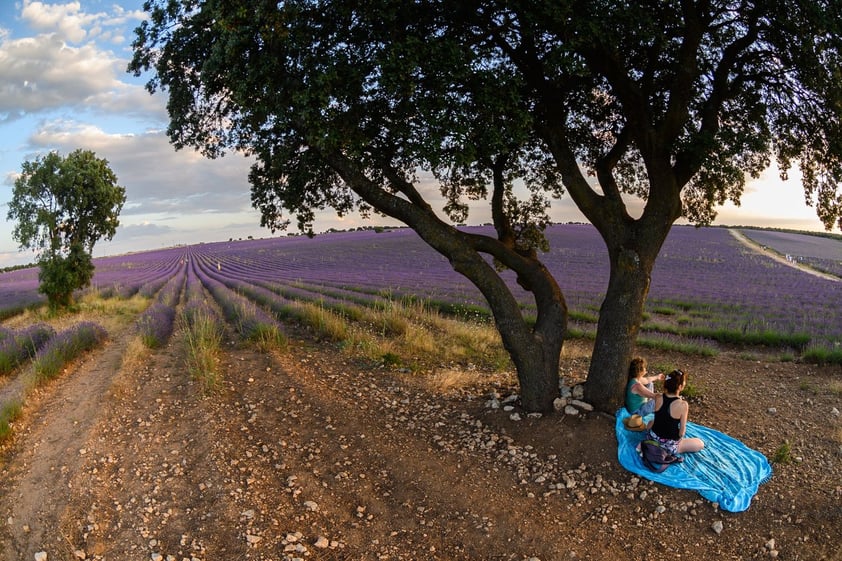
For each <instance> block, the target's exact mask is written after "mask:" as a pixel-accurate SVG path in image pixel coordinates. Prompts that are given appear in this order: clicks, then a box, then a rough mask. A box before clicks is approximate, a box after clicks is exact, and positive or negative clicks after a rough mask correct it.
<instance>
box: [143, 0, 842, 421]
mask: <svg viewBox="0 0 842 561" xmlns="http://www.w3.org/2000/svg"><path fill="white" fill-rule="evenodd" d="M145 8H146V9H147V11H149V12H150V14H151V18H150V19H149V20H148V21H146V22H144V23H143V24H142V25H141V26H140V27H139V28H138V30H137V39H136V42H135V44H134V48H135V56H134V59H133V60H132V62H131V64H130V67H129V68H130V70H132V71H134V72H135V73H137V74H140V73H142V72H143V71H146V70H149V69H151V70H152V71H153V77H152V79H151V80H150V82H149V84H148V87H149V89H150V91H155V90H157V89H159V88H162V89H166V90H167V91H168V93H169V102H168V110H169V114H170V126H169V129H168V133H169V135H170V138H171V140H172V142H173V143H174V145H175V146H176V147H186V146H191V147H195V148H198V149H200V150H202V151H203V152H204V153H205V154H207V155H208V156H211V157H215V156H219V155H221V154H223V153H224V152H225V151H226V150H240V151H243V152H246V153H248V154H252V155H254V156H255V157H256V163H255V165H254V166H253V168H252V171H251V174H250V181H251V184H252V201H253V204H254V205H255V206H256V207H257V208H258V209H259V210H260V211H261V213H262V223H263V224H264V225H266V226H269V227H271V228H279V227H284V226H285V225H286V223H287V220H288V219H287V218H286V217H287V216H289V215H292V216H295V217H297V220H298V224H299V227H301V228H303V229H307V228H309V227H310V226H311V224H312V221H313V219H314V216H315V212H316V211H318V210H321V209H325V208H328V207H332V208H333V209H335V210H336V211H337V212H338V213H340V214H343V213H346V212H349V211H351V210H352V209H355V208H358V209H360V210H362V211H363V212H368V211H370V210H372V209H373V210H374V211H376V212H379V213H383V214H385V215H388V216H391V217H393V218H396V219H398V220H401V221H402V222H404V223H406V224H408V225H409V226H411V227H412V228H414V229H415V230H416V231H417V232H418V233H419V235H420V236H421V237H422V238H423V239H425V240H426V241H427V242H428V243H430V245H432V246H433V247H434V248H436V249H437V250H438V251H440V252H441V253H442V254H443V255H445V256H446V257H447V258H448V259H449V260H450V262H451V263H452V264H453V267H454V268H455V269H456V270H457V271H459V272H461V273H463V274H465V275H466V276H467V277H468V278H470V279H471V280H472V281H473V282H474V283H475V284H476V285H477V286H478V287H479V288H480V290H481V291H482V292H483V294H484V295H485V296H486V298H488V300H489V303H490V305H491V308H492V311H493V312H494V315H495V320H496V321H497V325H498V328H500V331H501V334H502V335H503V340H504V344H505V345H506V347H507V349H509V351H510V352H511V353H512V354H513V357H514V358H515V363H516V365H517V367H518V371H519V375H521V385H522V386H524V385H525V383H526V385H530V384H532V383H533V382H536V380H532V381H531V382H530V381H528V380H527V378H528V376H526V375H525V371H527V370H530V369H539V370H543V371H544V374H543V375H541V376H538V381H537V383H535V387H534V388H532V389H531V390H530V389H529V388H525V390H524V394H529V396H527V395H525V396H524V398H525V401H528V402H529V405H527V408H530V407H532V408H546V407H547V399H537V398H536V397H535V395H533V394H537V393H540V392H552V391H553V380H552V379H551V378H552V376H553V374H551V373H550V372H551V371H552V369H553V368H554V367H557V355H558V351H559V350H560V347H561V343H560V341H559V340H558V336H557V335H555V331H558V330H562V331H564V330H565V329H566V304H565V303H564V298H563V295H562V294H561V292H560V290H558V286H557V285H556V283H555V281H554V279H552V277H551V276H550V275H549V274H548V273H547V272H546V270H545V268H543V266H542V265H541V263H540V260H539V259H538V254H537V249H539V248H541V247H542V236H541V235H540V234H541V231H542V228H543V226H545V225H546V223H547V220H548V218H547V212H546V210H547V208H548V206H549V205H550V204H551V201H552V198H553V197H560V196H562V195H563V194H565V193H566V194H569V196H570V197H571V198H572V199H573V201H574V202H575V203H576V205H577V206H578V207H579V208H580V209H581V210H582V212H583V213H584V214H585V216H586V217H587V218H588V220H589V221H590V222H591V223H593V224H594V226H596V228H597V229H598V230H599V231H600V234H601V235H602V237H603V239H604V240H605V243H606V247H607V248H608V253H609V258H610V260H611V278H610V279H609V286H608V290H607V293H606V300H605V302H604V304H603V307H602V309H601V312H600V319H599V326H598V332H597V338H596V342H595V349H594V357H593V358H594V360H592V363H591V364H592V365H591V370H590V373H589V378H588V386H587V387H588V394H589V398H590V399H591V400H592V401H594V402H595V403H596V404H597V406H598V407H600V408H602V409H604V410H612V409H613V408H614V407H616V405H617V404H618V401H619V400H620V399H621V395H622V385H623V378H624V375H625V366H626V364H627V362H628V359H629V358H630V354H631V352H632V351H633V348H634V341H635V338H636V335H637V332H638V330H639V327H640V323H641V317H642V311H643V306H644V303H645V300H646V295H647V293H648V287H649V279H650V274H651V270H652V266H653V264H654V261H655V258H656V257H657V254H658V252H659V250H660V248H661V245H662V244H663V241H664V239H665V238H666V235H667V233H668V231H669V228H670V226H671V225H672V224H673V222H674V221H675V220H677V219H678V218H680V217H682V216H684V217H686V218H688V219H690V220H691V221H694V222H696V223H698V224H706V223H708V222H710V221H711V220H713V219H714V218H715V210H716V206H717V205H719V204H722V203H724V202H725V201H726V200H729V199H730V200H732V201H734V202H738V201H739V199H740V196H741V194H742V191H743V189H744V187H745V182H746V177H747V176H757V175H758V174H759V173H760V172H761V171H763V170H764V169H766V168H767V167H768V166H769V165H770V163H771V162H772V159H773V158H774V159H776V160H777V161H778V163H779V166H780V169H782V170H784V173H785V172H786V170H789V169H790V168H791V167H792V165H793V164H795V163H796V162H797V163H798V165H800V168H801V170H802V175H803V183H804V190H805V198H806V200H807V201H809V202H811V203H812V204H814V205H815V206H816V209H817V212H818V215H819V217H820V218H821V220H822V221H823V223H824V224H825V226H826V227H828V228H830V227H831V226H832V225H834V224H840V225H842V195H840V193H839V184H840V181H842V118H840V117H842V71H840V69H841V68H842V62H840V56H841V53H842V34H841V33H840V31H841V30H842V13H840V6H839V4H838V3H836V2H822V1H806V0H783V1H781V2H774V3H771V2H751V1H743V2H731V1H725V0H705V1H690V0H669V1H660V0H659V1H657V2H655V1H643V2H626V1H619V0H617V1H604V0H600V1H575V2H567V1H552V2H548V1H539V2H534V1H527V0H520V1H517V0H516V1H513V2H512V1H506V2H502V1H495V0H482V1H480V0H475V1H469V2H452V1H435V0H418V1H415V2H399V1H393V0H357V1H341V2H339V1H326V0H297V1H283V2H277V1H274V0H272V1H270V0H258V1H245V0H231V1H229V2H199V1H196V0H182V1H178V0H168V1H163V0H161V1H153V2H147V4H146V6H145ZM422 173H429V174H432V175H433V176H434V177H435V178H437V179H438V185H439V190H440V196H441V198H442V199H443V201H444V203H443V204H442V205H441V207H442V208H438V209H436V208H433V206H432V201H434V200H435V199H437V198H438V196H439V195H437V194H436V193H435V192H434V191H433V190H431V189H430V188H429V187H428V185H427V184H426V183H425V182H424V181H422V180H421V178H422V177H423V176H422V175H421V174H422ZM521 184H522V185H523V186H524V187H525V189H526V191H525V192H526V193H527V194H526V195H521V196H520V197H517V196H516V193H518V189H516V187H517V186H519V185H521ZM628 195H634V196H637V197H639V198H641V199H643V201H645V206H644V208H643V211H642V213H641V214H640V215H639V216H634V215H633V213H631V212H630V210H629V206H628V201H629V199H628ZM472 200H487V201H488V203H489V206H490V212H491V215H492V217H493V223H494V226H495V229H496V236H495V237H492V236H478V235H468V234H466V233H464V232H460V231H458V230H457V229H456V228H454V227H453V226H452V225H453V224H454V223H458V222H465V221H466V220H467V219H468V217H467V212H468V204H467V203H468V202H469V201H472ZM442 213H443V215H442ZM481 256H491V257H492V258H493V259H494V260H495V261H496V263H497V264H498V265H500V266H504V267H508V268H510V269H512V270H513V271H515V273H516V275H517V279H518V282H519V283H520V284H521V285H522V286H523V287H525V288H527V289H528V290H531V291H532V292H533V295H534V297H535V301H536V308H537V310H538V318H537V321H535V322H534V323H532V322H530V321H528V320H527V319H526V318H524V316H523V315H522V312H521V311H520V310H519V308H518V307H517V305H516V303H515V302H514V299H513V298H511V297H510V294H509V295H507V294H505V291H506V287H505V283H503V282H502V280H501V279H500V277H499V276H495V274H494V271H492V270H490V269H489V268H488V267H484V266H483V264H482V263H480V261H478V258H479V259H480V260H481V259H482V257H481ZM561 337H563V333H562V335H561ZM525 347H531V348H532V351H531V352H529V353H523V354H524V355H530V356H533V358H534V360H531V361H530V360H526V361H525V362H523V361H521V362H519V361H518V358H517V357H516V356H515V355H517V354H518V351H517V349H518V348H525ZM539 355H540V357H541V358H540V359H539V358H535V357H537V356H539ZM553 356H555V359H553V358H552V357H553ZM556 370H557V368H556ZM525 376H526V377H525ZM555 376H556V377H557V371H556V372H555ZM530 396H531V397H530Z"/></svg>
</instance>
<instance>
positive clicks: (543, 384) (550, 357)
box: [492, 300, 567, 413]
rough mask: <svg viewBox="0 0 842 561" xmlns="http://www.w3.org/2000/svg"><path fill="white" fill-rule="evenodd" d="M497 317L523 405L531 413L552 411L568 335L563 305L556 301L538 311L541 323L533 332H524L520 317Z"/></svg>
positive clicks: (564, 306)
mask: <svg viewBox="0 0 842 561" xmlns="http://www.w3.org/2000/svg"><path fill="white" fill-rule="evenodd" d="M493 308H494V306H493V305H492V309H493ZM496 316H497V314H496V313H495V318H496V320H497V330H498V331H499V332H500V335H501V337H502V339H503V346H504V347H505V348H506V350H507V351H508V353H509V356H511V358H512V362H513V363H514V365H515V369H516V371H517V377H518V383H519V385H520V397H521V405H522V406H523V408H524V409H525V410H526V411H528V412H540V413H548V412H550V411H552V410H553V401H555V399H556V398H557V397H558V396H559V387H558V382H559V377H558V365H559V356H560V355H561V347H562V345H563V344H564V336H565V333H566V332H567V307H566V305H565V304H564V301H563V300H562V301H556V302H555V303H552V304H550V305H546V306H544V309H543V310H539V317H540V320H539V321H538V323H537V324H536V327H535V329H534V330H532V331H531V332H530V331H529V330H528V329H524V326H523V318H522V317H520V316H518V317H502V318H498V317H496Z"/></svg>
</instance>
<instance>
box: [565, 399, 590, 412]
mask: <svg viewBox="0 0 842 561" xmlns="http://www.w3.org/2000/svg"><path fill="white" fill-rule="evenodd" d="M570 405H573V406H575V407H578V408H579V409H582V410H584V411H593V405H591V404H590V403H586V402H584V401H582V400H580V399H574V400H573V401H571V402H570Z"/></svg>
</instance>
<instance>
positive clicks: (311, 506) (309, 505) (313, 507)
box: [304, 501, 319, 512]
mask: <svg viewBox="0 0 842 561" xmlns="http://www.w3.org/2000/svg"><path fill="white" fill-rule="evenodd" d="M304 508H306V509H307V510H309V511H311V512H318V511H319V503H316V502H313V501H304Z"/></svg>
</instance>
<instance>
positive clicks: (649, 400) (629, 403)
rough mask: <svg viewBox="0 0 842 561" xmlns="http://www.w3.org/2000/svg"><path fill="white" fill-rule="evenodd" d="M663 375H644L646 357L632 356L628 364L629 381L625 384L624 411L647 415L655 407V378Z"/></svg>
mask: <svg viewBox="0 0 842 561" xmlns="http://www.w3.org/2000/svg"><path fill="white" fill-rule="evenodd" d="M663 379H664V375H663V374H658V375H657V376H646V359H644V358H641V357H636V358H633V359H632V361H631V363H630V364H629V382H628V384H626V411H628V412H629V413H631V414H632V415H640V416H644V415H648V414H649V413H652V412H653V411H654V409H655V401H654V399H655V397H656V396H657V395H658V394H656V393H655V385H654V383H653V382H654V381H655V380H663Z"/></svg>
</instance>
